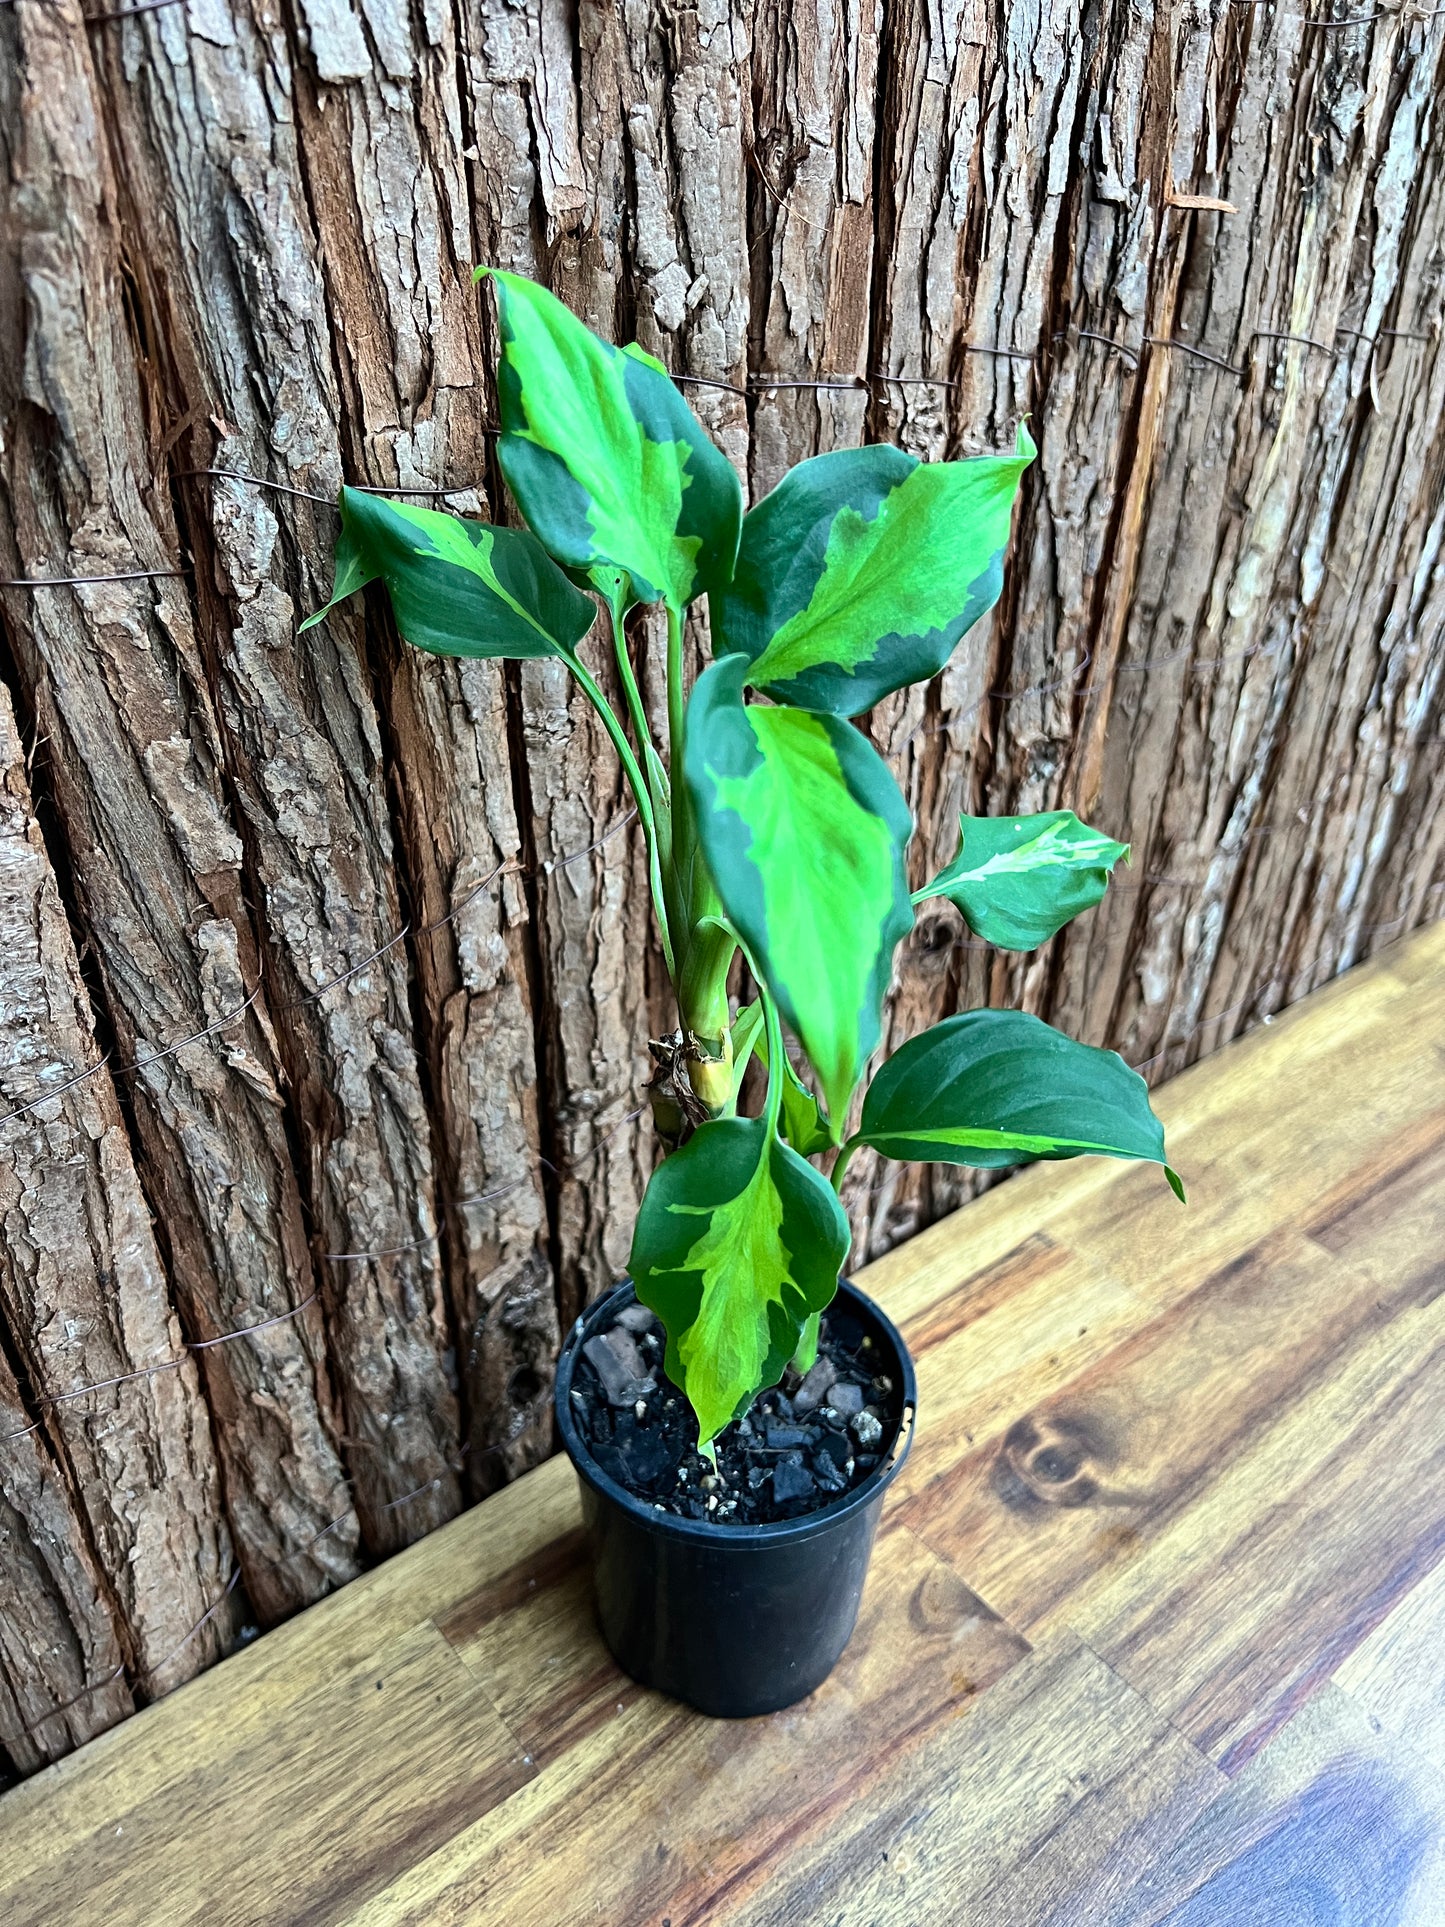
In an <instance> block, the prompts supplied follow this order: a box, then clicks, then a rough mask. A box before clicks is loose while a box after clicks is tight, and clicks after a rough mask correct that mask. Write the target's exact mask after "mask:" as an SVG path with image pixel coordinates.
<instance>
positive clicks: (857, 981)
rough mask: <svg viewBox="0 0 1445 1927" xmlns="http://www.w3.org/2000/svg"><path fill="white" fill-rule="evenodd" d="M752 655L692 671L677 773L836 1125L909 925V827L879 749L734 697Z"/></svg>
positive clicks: (725, 897)
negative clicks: (694, 675)
mask: <svg viewBox="0 0 1445 1927" xmlns="http://www.w3.org/2000/svg"><path fill="white" fill-rule="evenodd" d="M746 670H747V661H746V659H745V658H744V657H742V656H728V657H725V658H724V659H723V661H721V662H717V663H714V664H713V666H712V667H711V668H710V669H708V670H707V671H705V672H704V674H703V675H702V676H701V677H699V679H698V682H697V686H696V688H695V689H694V690H693V694H692V701H691V702H690V704H689V705H688V713H687V742H686V748H685V751H684V756H683V775H684V779H685V781H686V783H687V787H688V791H689V794H690V796H691V798H692V802H693V806H694V810H695V814H696V819H697V831H698V836H699V838H700V840H701V843H702V848H703V855H704V857H705V858H706V861H707V867H708V871H709V873H710V875H711V877H712V880H713V883H714V884H715V885H716V887H717V892H718V895H719V896H720V897H721V899H722V902H723V905H724V907H725V909H726V911H727V915H728V918H729V921H730V922H731V923H732V925H733V927H734V928H735V929H736V930H737V932H738V934H739V935H740V936H741V938H742V940H743V942H744V943H745V944H746V946H747V948H748V951H749V954H750V956H751V959H752V962H753V964H754V966H755V968H756V969H757V971H758V973H759V975H760V976H761V978H762V980H763V982H764V983H765V984H766V985H767V987H768V989H769V990H770V991H771V992H772V994H773V996H774V997H775V998H776V1000H777V1003H778V1006H779V1008H780V1009H781V1011H782V1013H783V1015H784V1016H785V1017H786V1018H787V1020H788V1023H789V1025H790V1026H791V1027H792V1029H793V1031H794V1032H795V1034H796V1035H797V1037H798V1038H799V1039H800V1040H801V1042H802V1045H803V1048H804V1050H805V1051H806V1052H807V1053H808V1057H809V1059H810V1060H811V1062H812V1064H813V1068H814V1069H815V1070H816V1071H817V1073H818V1077H819V1081H820V1082H821V1084H822V1086H823V1097H824V1101H825V1103H826V1105H827V1109H828V1112H829V1114H830V1116H831V1117H832V1118H833V1120H834V1126H835V1130H836V1127H837V1125H838V1124H839V1123H840V1122H841V1120H842V1119H843V1117H844V1116H845V1115H846V1113H847V1109H848V1099H849V1097H850V1096H851V1095H852V1092H853V1087H854V1085H855V1084H856V1083H857V1081H858V1078H859V1075H860V1074H861V1072H862V1068H863V1065H864V1063H865V1062H866V1061H867V1058H868V1055H869V1053H870V1052H871V1051H872V1050H873V1048H874V1047H875V1045H876V1044H877V1042H878V1037H879V1013H880V1009H881V1006H882V1002H883V993H884V991H885V990H886V989H887V987H888V976H889V969H890V966H891V961H892V956H893V950H894V947H895V945H896V944H897V943H898V941H899V939H900V938H901V937H903V936H905V935H906V934H907V932H908V930H909V929H910V928H911V927H912V923H913V911H912V906H911V905H910V903H909V899H908V890H907V886H906V884H905V882H904V877H903V849H904V845H905V843H906V842H907V839H908V835H909V832H910V830H911V829H912V827H913V824H912V818H911V817H910V816H909V813H908V806H907V804H906V803H905V802H904V800H903V798H902V796H901V795H900V794H899V790H898V785H897V784H896V783H895V782H894V780H893V777H892V776H891V774H890V773H889V770H888V767H887V765H886V764H885V763H884V761H883V759H882V757H880V756H879V754H878V752H877V751H876V750H875V749H874V748H873V746H872V744H871V743H869V742H868V741H867V739H866V738H865V737H864V736H862V735H860V734H859V732H858V731H857V730H856V729H854V728H853V726H852V725H851V724H850V723H846V722H843V721H841V720H840V719H839V718H838V717H836V716H829V715H815V714H812V713H810V712H808V711H805V710H799V709H784V708H773V707H770V706H763V705H758V704H754V705H752V706H750V707H745V706H744V704H743V700H742V684H743V678H744V675H745V673H746Z"/></svg>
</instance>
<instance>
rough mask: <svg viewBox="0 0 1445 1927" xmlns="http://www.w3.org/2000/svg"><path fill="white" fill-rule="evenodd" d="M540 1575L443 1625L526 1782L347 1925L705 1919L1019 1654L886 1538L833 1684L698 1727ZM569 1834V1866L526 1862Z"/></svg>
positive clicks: (960, 1709) (552, 1860)
mask: <svg viewBox="0 0 1445 1927" xmlns="http://www.w3.org/2000/svg"><path fill="white" fill-rule="evenodd" d="M545 1563H546V1562H539V1570H538V1574H537V1575H536V1576H537V1577H538V1584H537V1586H536V1588H535V1589H533V1588H530V1587H528V1586H527V1584H526V1578H527V1575H524V1574H523V1573H521V1572H519V1573H517V1574H516V1575H514V1576H513V1578H512V1581H511V1591H510V1595H509V1596H510V1598H511V1599H512V1600H517V1599H518V1594H517V1590H516V1588H517V1585H518V1583H520V1584H521V1587H522V1589H523V1593H524V1595H525V1597H523V1598H522V1599H521V1600H520V1602H519V1603H516V1604H515V1605H513V1606H512V1609H511V1610H510V1611H507V1610H505V1596H503V1595H499V1596H497V1597H496V1598H495V1599H494V1601H493V1602H490V1603H491V1604H494V1605H496V1606H499V1607H502V1608H503V1609H502V1610H500V1611H497V1612H495V1613H491V1612H487V1613H486V1616H484V1617H481V1616H479V1613H478V1611H477V1609H476V1608H475V1607H474V1608H473V1610H472V1611H471V1613H470V1614H465V1613H464V1615H460V1616H458V1619H457V1621H455V1622H454V1630H455V1633H456V1636H457V1637H458V1639H459V1642H460V1643H459V1648H458V1650H459V1651H460V1653H461V1655H462V1657H463V1658H464V1659H465V1660H466V1662H467V1664H468V1665H469V1666H470V1667H471V1668H472V1670H473V1671H474V1672H475V1673H476V1675H477V1677H478V1678H479V1679H480V1680H481V1681H482V1682H483V1683H484V1684H485V1685H486V1687H487V1689H488V1691H489V1692H490V1693H491V1694H492V1695H493V1697H494V1698H495V1699H496V1701H497V1704H498V1706H499V1708H500V1710H501V1712H502V1714H503V1717H504V1718H505V1719H506V1720H507V1722H508V1724H509V1725H510V1726H511V1727H512V1728H513V1729H514V1730H515V1731H516V1732H517V1734H518V1736H519V1738H520V1739H522V1740H523V1741H524V1742H525V1744H526V1750H527V1752H528V1753H529V1754H532V1755H533V1756H534V1757H535V1759H536V1764H537V1765H538V1767H539V1768H542V1769H543V1771H542V1773H541V1776H540V1778H539V1779H538V1780H537V1781H536V1782H535V1783H534V1784H533V1785H532V1786H530V1787H529V1788H528V1789H527V1790H526V1792H525V1793H524V1795H523V1796H521V1798H520V1799H519V1800H517V1801H514V1802H510V1803H509V1804H508V1806H507V1807H505V1808H503V1809H502V1810H501V1811H500V1812H499V1813H498V1814H496V1815H493V1816H490V1817H489V1818H488V1819H487V1820H485V1821H483V1822H482V1823H481V1825H480V1826H478V1827H475V1828H473V1829H472V1830H471V1831H470V1832H469V1833H468V1834H466V1835H464V1836H461V1837H459V1838H457V1839H455V1840H453V1841H451V1842H450V1843H448V1845H447V1846H446V1847H445V1848H443V1849H442V1850H441V1851H440V1852H439V1853H438V1854H436V1855H435V1856H433V1858H432V1860H431V1861H430V1862H428V1863H425V1864H422V1865H419V1866H417V1867H416V1868H414V1869H413V1870H412V1871H411V1872H410V1873H408V1874H406V1875H405V1876H403V1878H402V1879H401V1880H399V1881H398V1882H397V1883H396V1885H395V1887H394V1888H393V1889H391V1890H389V1891H388V1892H387V1893H386V1894H385V1895H383V1896H381V1897H380V1898H379V1899H378V1900H377V1901H376V1902H375V1903H373V1905H372V1906H370V1907H368V1908H366V1909H364V1910H363V1911H361V1912H360V1913H359V1914H358V1915H357V1916H356V1919H357V1920H358V1921H364V1922H366V1923H368V1927H371V1924H372V1923H377V1922H382V1921H386V1922H402V1921H409V1922H423V1921H425V1922H427V1923H429V1924H430V1923H442V1922H457V1923H463V1922H465V1923H470V1922H473V1921H475V1920H477V1919H478V1917H479V1915H480V1911H481V1909H482V1908H483V1905H484V1903H485V1902H486V1900H487V1898H488V1896H489V1895H495V1894H499V1893H505V1894H506V1896H507V1906H508V1908H509V1910H510V1912H511V1915H512V1917H513V1918H515V1919H519V1920H524V1921H533V1920H535V1921H539V1922H540V1921H546V1922H549V1923H550V1922H558V1923H560V1922H563V1921H572V1920H599V1921H608V1922H618V1921H627V1922H629V1923H630V1922H634V1921H635V1922H641V1921H643V1920H656V1919H660V1918H662V1917H664V1916H666V1917H669V1918H670V1919H671V1920H672V1921H673V1922H674V1927H679V1924H680V1923H681V1922H683V1921H700V1920H704V1919H710V1918H714V1917H715V1915H714V1913H713V1912H712V1910H713V1909H715V1908H717V1907H719V1906H723V1907H725V1908H726V1909H729V1910H730V1909H732V1908H733V1907H735V1906H736V1905H738V1904H739V1902H740V1899H741V1897H742V1896H743V1895H745V1894H746V1893H748V1892H749V1891H751V1890H752V1889H753V1888H754V1887H756V1886H757V1885H758V1884H759V1883H760V1882H762V1881H764V1880H766V1878H767V1877H768V1874H769V1870H770V1868H771V1867H772V1866H773V1865H775V1864H776V1863H777V1862H778V1861H779V1860H780V1859H782V1858H791V1857H793V1856H795V1855H796V1854H798V1853H799V1852H801V1851H804V1850H805V1848H806V1847H807V1843H809V1842H820V1841H826V1840H827V1839H828V1838H829V1837H830V1836H831V1833H832V1831H833V1829H834V1828H835V1827H836V1826H837V1825H838V1824H839V1820H840V1816H841V1815H842V1814H844V1813H845V1812H846V1811H847V1810H848V1809H849V1808H850V1807H851V1806H852V1805H853V1804H854V1803H856V1802H857V1801H858V1800H859V1799H860V1798H864V1797H866V1789H867V1787H868V1784H869V1782H870V1780H871V1779H872V1777H873V1775H874V1774H875V1773H876V1771H877V1770H878V1768H879V1766H880V1763H881V1762H882V1761H884V1760H885V1759H889V1758H895V1757H899V1756H902V1755H905V1754H907V1753H909V1752H910V1751H912V1750H914V1749H915V1748H917V1747H918V1746H919V1745H920V1744H921V1743H922V1741H923V1740H924V1739H925V1738H926V1737H927V1735H928V1734H929V1733H930V1732H932V1731H934V1730H936V1729H937V1728H938V1727H939V1726H940V1725H947V1724H950V1723H952V1722H954V1721H956V1720H958V1719H959V1718H960V1717H962V1716H964V1715H966V1714H968V1713H969V1712H970V1709H971V1707H972V1706H973V1704H974V1702H975V1701H978V1703H979V1704H980V1705H982V1704H986V1703H987V1696H986V1694H985V1693H984V1689H985V1688H987V1687H988V1686H989V1685H990V1683H991V1682H992V1681H994V1680H996V1679H998V1678H999V1677H1000V1676H1001V1675H1002V1674H1004V1673H1005V1672H1007V1671H1008V1670H1009V1669H1010V1668H1011V1667H1013V1666H1014V1665H1016V1664H1017V1663H1018V1662H1019V1661H1020V1659H1021V1658H1022V1657H1023V1656H1024V1655H1025V1653H1026V1652H1027V1647H1026V1645H1025V1643H1024V1642H1023V1640H1021V1639H1020V1638H1019V1636H1018V1635H1017V1634H1016V1633H1014V1632H1012V1631H1011V1630H1009V1629H1008V1628H1007V1627H1005V1626H1004V1625H1002V1623H1001V1622H1000V1621H999V1620H997V1619H996V1618H995V1617H994V1616H993V1615H992V1614H990V1613H989V1612H988V1611H987V1609H986V1608H984V1607H983V1606H981V1604H980V1602H979V1601H978V1599H977V1598H976V1597H975V1596H974V1594H973V1593H971V1592H970V1591H969V1590H968V1588H967V1587H966V1586H964V1585H963V1584H962V1582H961V1581H960V1580H959V1579H958V1577H957V1575H956V1574H955V1573H954V1572H953V1571H952V1570H951V1569H950V1568H949V1567H947V1566H946V1565H944V1564H943V1563H942V1562H941V1561H938V1560H934V1559H932V1558H930V1556H929V1555H928V1553H927V1552H926V1551H925V1550H924V1548H923V1547H922V1546H920V1545H919V1543H918V1542H917V1540H916V1539H914V1538H913V1537H912V1535H911V1534H909V1533H908V1532H906V1531H904V1530H902V1529H900V1528H899V1527H898V1526H897V1525H894V1526H893V1527H892V1528H891V1529H888V1530H885V1531H884V1532H883V1533H882V1534H881V1535H880V1538H879V1541H878V1545H877V1548H876V1551H875V1554H874V1561H873V1567H872V1570H871V1571H870V1574H869V1580H868V1587H867V1591H866V1593H865V1596H864V1601H863V1608H862V1612H861V1614H860V1617H859V1623H858V1629H857V1631H856V1632H855V1634H854V1636H853V1640H852V1643H851V1644H850V1646H849V1648H848V1650H847V1652H846V1654H845V1655H844V1657H843V1659H842V1660H841V1661H840V1663H839V1665H838V1668H837V1670H836V1672H835V1673H834V1674H833V1676H832V1678H831V1679H829V1680H828V1681H827V1682H826V1683H825V1684H824V1685H823V1686H822V1687H820V1688H819V1689H818V1691H817V1692H816V1693H815V1694H813V1695H812V1697H811V1698H810V1699H808V1700H806V1701H804V1702H803V1703H802V1704H801V1705H799V1706H795V1707H792V1708H789V1709H788V1710H787V1711H785V1712H783V1713H779V1714H776V1715H774V1716H773V1717H771V1718H769V1719H759V1720H741V1721H721V1720H705V1719H700V1718H698V1717H697V1716H696V1715H695V1714H692V1713H690V1712H688V1711H687V1710H686V1709H685V1708H683V1707H680V1706H677V1705H675V1704H672V1703H670V1702H668V1701H665V1700H663V1699H661V1698H660V1697H659V1696H658V1695H657V1694H654V1693H650V1692H644V1691H642V1689H640V1688H638V1687H635V1686H633V1685H631V1684H630V1683H629V1682H627V1681H626V1680H625V1679H623V1677H622V1675H620V1674H619V1673H618V1672H617V1669H616V1668H615V1667H614V1666H613V1665H612V1663H611V1661H610V1660H609V1659H608V1658H607V1656H606V1654H605V1652H604V1651H603V1648H602V1645H601V1642H600V1640H599V1639H598V1636H597V1634H596V1632H595V1631H594V1630H593V1628H592V1622H591V1615H590V1613H589V1612H587V1611H586V1608H585V1600H584V1599H583V1598H581V1597H578V1596H577V1595H578V1594H579V1593H580V1591H581V1588H580V1586H578V1587H575V1588H574V1586H573V1584H572V1583H571V1580H570V1577H569V1571H570V1567H569V1566H568V1565H567V1562H565V1561H564V1562H563V1569H561V1570H556V1569H554V1570H553V1571H552V1572H551V1574H550V1575H547V1574H544V1573H543V1570H542V1567H543V1565H545ZM484 1610H485V1609H484ZM549 1761H550V1762H553V1763H552V1764H548V1762H549ZM584 1787H585V1799H583V1800H580V1801H579V1798H578V1790H579V1788H584ZM784 1790H785V1791H784ZM564 1833H565V1834H566V1836H567V1839H568V1848H567V1851H566V1853H557V1854H551V1855H549V1854H546V1853H539V1852H538V1851H537V1842H538V1839H539V1838H549V1839H558V1838H560V1837H562V1835H563V1834H564ZM810 1850H816V1849H810ZM579 1866H585V1867H586V1869H587V1871H586V1876H585V1879H580V1880H579V1873H578V1869H579Z"/></svg>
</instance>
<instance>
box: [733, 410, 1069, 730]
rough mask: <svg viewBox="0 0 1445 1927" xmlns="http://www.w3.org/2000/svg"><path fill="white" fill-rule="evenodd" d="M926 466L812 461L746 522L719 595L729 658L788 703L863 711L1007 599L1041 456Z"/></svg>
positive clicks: (926, 667)
mask: <svg viewBox="0 0 1445 1927" xmlns="http://www.w3.org/2000/svg"><path fill="white" fill-rule="evenodd" d="M1036 452H1037V451H1036V450H1035V448H1034V445H1033V442H1032V441H1031V440H1030V439H1029V433H1028V430H1027V429H1026V428H1025V427H1023V426H1022V425H1021V426H1020V428H1019V432H1018V445H1017V450H1016V452H1015V453H1014V454H1013V455H987V456H979V457H977V458H975V459H973V460H970V461H964V462H919V461H917V460H916V459H915V458H914V457H913V456H911V455H906V454H904V452H903V451H902V450H901V449H897V448H886V447H872V448H852V449H842V450H838V451H836V452H835V453H833V454H830V455H819V456H817V457H815V458H814V459H813V460H812V461H808V462H800V463H799V464H798V466H797V467H796V468H794V469H792V470H790V472H789V473H788V474H787V475H785V476H784V478H783V480H782V481H781V482H780V483H779V484H778V486H777V487H776V488H775V489H774V490H773V492H772V494H771V495H768V496H765V497H764V499H763V500H762V501H761V502H759V504H758V505H757V507H756V508H755V509H753V510H752V512H751V513H750V514H749V515H748V517H747V519H746V520H745V521H744V523H743V533H742V543H741V546H740V548H739V550H738V559H737V567H736V569H735V570H734V573H733V579H732V583H731V586H730V587H729V588H727V589H726V590H723V591H720V592H719V593H718V594H717V595H715V596H714V598H713V604H712V615H713V643H714V649H715V651H716V653H717V654H718V655H719V656H724V655H729V654H732V653H734V652H740V653H741V654H743V655H745V656H746V657H747V658H748V660H749V664H750V667H749V669H748V675H747V680H748V682H749V684H750V685H751V686H752V687H753V688H755V689H763V690H766V691H767V693H768V694H769V695H770V696H772V697H774V698H775V699H776V700H777V701H779V702H785V703H793V704H796V705H797V706H799V707H800V708H804V709H823V710H831V711H832V713H833V714H834V715H838V716H856V715H858V714H859V713H860V712H861V711H862V710H865V709H868V708H869V707H870V706H871V705H872V704H874V703H876V702H877V701H878V700H879V698H880V697H882V696H886V695H887V694H888V693H889V691H890V690H894V689H901V688H903V687H904V685H905V684H907V683H912V682H922V681H925V680H926V679H927V678H928V677H930V676H933V675H936V674H937V672H938V671H939V670H940V669H941V668H942V667H943V665H944V664H945V663H946V662H947V661H948V658H949V657H950V656H951V655H952V653H953V651H954V649H955V647H956V646H957V644H958V642H959V640H960V638H961V637H962V636H963V634H964V632H965V631H966V630H967V629H969V628H971V627H972V625H973V624H974V623H975V622H977V620H978V618H979V617H980V616H981V615H982V614H983V613H984V611H985V610H986V609H989V608H991V607H992V606H993V604H994V603H995V602H997V600H998V597H999V591H1000V589H1001V588H1002V585H1003V551H1004V545H1005V544H1006V542H1007V541H1008V533H1009V521H1010V518H1011V516H1012V513H1013V503H1014V497H1015V495H1016V494H1017V493H1018V486H1019V478H1020V477H1021V476H1022V474H1023V472H1024V470H1025V469H1026V468H1027V467H1028V465H1029V463H1030V462H1031V461H1032V460H1033V458H1034V455H1035V454H1036Z"/></svg>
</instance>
